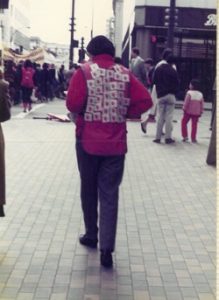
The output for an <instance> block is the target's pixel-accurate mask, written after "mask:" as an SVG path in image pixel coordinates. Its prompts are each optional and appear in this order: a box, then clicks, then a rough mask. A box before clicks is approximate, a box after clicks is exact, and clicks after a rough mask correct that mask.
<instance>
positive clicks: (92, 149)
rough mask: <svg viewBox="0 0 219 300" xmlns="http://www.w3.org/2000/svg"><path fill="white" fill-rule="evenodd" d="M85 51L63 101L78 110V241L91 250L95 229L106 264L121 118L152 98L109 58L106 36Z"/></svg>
mask: <svg viewBox="0 0 219 300" xmlns="http://www.w3.org/2000/svg"><path fill="white" fill-rule="evenodd" d="M87 52H88V53H89V55H90V61H89V62H87V63H85V64H83V65H81V67H80V68H79V69H78V70H76V72H75V73H74V75H73V77H72V79H71V82H70V86H69V89H68V95H67V103H66V104H67V108H68V109H69V111H70V112H72V113H76V114H77V118H76V152H77V160H78V167H79V172H80V177H81V202H82V210H83V215H84V224H85V234H84V235H81V236H80V238H79V241H80V243H81V244H82V245H84V246H87V247H91V248H96V247H97V242H98V227H99V242H100V251H101V256H100V262H101V264H102V266H104V267H106V268H111V267H112V265H113V259H112V252H113V251H114V248H115V238H116V227H117V215H118V200H119V185H120V183H121V181H122V177H123V170H124V163H125V154H126V152H127V140H126V134H127V131H126V118H136V117H139V116H140V114H142V113H143V112H145V111H147V110H148V109H149V108H150V107H151V106H152V100H151V97H150V94H149V93H148V91H147V89H146V88H145V87H144V86H143V85H142V84H141V82H139V81H138V80H137V79H136V78H135V77H134V76H133V75H132V74H131V72H130V71H129V70H128V69H126V68H125V67H124V66H122V65H119V64H116V63H115V62H114V55H115V48H114V46H113V44H112V42H111V41H110V40H108V39H107V38H106V37H105V36H102V35H101V36H96V37H94V38H93V39H92V40H91V41H90V42H89V44H88V46H87ZM98 200H99V203H100V208H99V226H98V224H97V220H98Z"/></svg>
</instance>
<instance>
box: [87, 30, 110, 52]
mask: <svg viewBox="0 0 219 300" xmlns="http://www.w3.org/2000/svg"><path fill="white" fill-rule="evenodd" d="M87 52H88V53H90V54H91V55H94V56H95V55H99V54H109V55H111V56H113V57H114V56H115V47H114V46H113V43H112V42H111V41H110V40H109V39H108V38H106V37H105V36H103V35H98V36H95V37H94V38H93V39H92V40H91V41H90V42H89V43H88V45H87Z"/></svg>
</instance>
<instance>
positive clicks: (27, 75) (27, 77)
mask: <svg viewBox="0 0 219 300" xmlns="http://www.w3.org/2000/svg"><path fill="white" fill-rule="evenodd" d="M34 73H35V70H34V68H33V67H32V62H31V61H30V60H29V59H27V60H26V61H25V62H24V66H23V67H22V78H21V89H22V98H23V108H24V112H27V108H28V110H31V109H32V100H31V95H32V92H33V88H34V81H33V77H34Z"/></svg>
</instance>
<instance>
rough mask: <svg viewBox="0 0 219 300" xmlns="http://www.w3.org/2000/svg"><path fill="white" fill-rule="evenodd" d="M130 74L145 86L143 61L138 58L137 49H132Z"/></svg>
mask: <svg viewBox="0 0 219 300" xmlns="http://www.w3.org/2000/svg"><path fill="white" fill-rule="evenodd" d="M131 72H132V73H133V74H134V75H135V76H136V77H137V78H138V80H139V81H141V82H142V83H143V84H144V86H146V84H147V80H146V70H145V65H144V59H143V58H142V57H141V56H140V50H139V49H138V48H137V47H134V48H132V53H131Z"/></svg>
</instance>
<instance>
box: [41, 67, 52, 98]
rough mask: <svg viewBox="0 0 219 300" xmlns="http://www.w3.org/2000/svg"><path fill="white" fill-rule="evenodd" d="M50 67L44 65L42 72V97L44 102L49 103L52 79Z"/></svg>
mask: <svg viewBox="0 0 219 300" xmlns="http://www.w3.org/2000/svg"><path fill="white" fill-rule="evenodd" d="M48 69H49V65H48V64H47V63H43V66H42V70H41V71H40V76H39V78H40V95H41V98H42V101H43V102H48V99H49V90H50V87H49V85H50V79H49V70H48Z"/></svg>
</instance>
